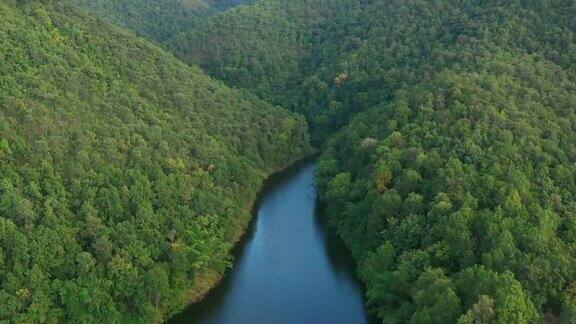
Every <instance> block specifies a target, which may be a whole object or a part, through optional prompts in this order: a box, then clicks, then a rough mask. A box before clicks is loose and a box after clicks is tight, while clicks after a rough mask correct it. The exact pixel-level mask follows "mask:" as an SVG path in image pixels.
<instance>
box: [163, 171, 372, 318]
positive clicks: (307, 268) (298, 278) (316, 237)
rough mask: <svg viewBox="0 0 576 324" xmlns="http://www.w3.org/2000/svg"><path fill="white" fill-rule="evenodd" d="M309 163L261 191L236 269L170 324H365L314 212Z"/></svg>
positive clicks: (331, 240) (346, 266) (334, 243)
mask: <svg viewBox="0 0 576 324" xmlns="http://www.w3.org/2000/svg"><path fill="white" fill-rule="evenodd" d="M314 168H315V165H314V164H313V163H304V164H301V165H299V166H297V167H294V168H291V169H290V170H288V171H286V172H283V173H282V174H280V175H279V176H277V177H276V178H275V179H274V180H273V181H271V183H270V184H269V185H267V186H266V187H265V188H264V191H263V193H262V195H261V199H260V202H259V204H258V205H257V209H256V210H257V218H256V220H255V222H254V223H253V226H252V227H251V229H250V230H249V232H248V233H247V237H246V238H245V239H244V242H243V243H242V244H241V245H240V246H239V247H238V251H237V256H236V261H235V262H234V269H233V270H230V271H229V272H228V273H227V274H226V277H225V279H224V280H223V281H222V283H221V284H220V285H219V286H218V287H217V288H215V289H214V290H213V291H212V292H211V293H210V294H209V295H208V296H207V298H206V299H205V300H203V301H202V302H200V303H198V304H195V305H192V306H191V307H190V308H188V309H187V310H186V311H184V312H183V313H181V314H179V315H178V316H176V317H175V318H173V319H172V320H171V322H172V323H206V324H228V323H229V324H244V323H246V324H260V323H266V324H269V323H272V324H276V323H277V324H283V323H290V324H300V323H302V324H305V323H311V324H322V323H354V324H356V323H358V324H362V323H367V322H368V319H367V317H366V313H365V309H364V301H363V297H362V296H363V294H362V289H361V286H360V285H359V283H358V282H357V281H356V279H355V277H354V264H353V262H352V260H351V259H350V256H349V254H348V251H347V250H346V249H345V247H344V246H343V245H342V242H340V241H339V240H338V239H337V238H336V237H334V236H333V235H332V234H331V233H330V232H329V231H328V230H327V229H326V226H325V225H324V224H322V223H321V222H320V220H319V217H318V215H317V213H318V212H319V211H318V210H317V205H316V191H315V187H314V184H313V174H314Z"/></svg>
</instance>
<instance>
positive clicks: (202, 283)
mask: <svg viewBox="0 0 576 324" xmlns="http://www.w3.org/2000/svg"><path fill="white" fill-rule="evenodd" d="M317 157H318V154H317V151H316V150H311V151H309V152H306V153H305V154H303V155H301V156H299V157H297V158H295V159H292V160H290V162H288V163H286V164H285V165H283V166H281V167H279V168H277V169H274V170H272V171H270V172H269V173H268V175H267V176H266V177H264V178H263V180H262V183H261V184H260V190H259V192H257V193H255V195H254V198H253V199H251V201H250V203H249V204H248V205H247V206H246V209H245V213H243V215H239V217H238V218H237V219H238V220H239V221H238V224H237V225H236V226H235V227H236V228H237V230H236V231H235V232H234V233H233V235H232V239H231V241H230V243H231V248H230V250H229V251H228V255H231V256H232V257H233V258H232V261H233V262H234V261H236V260H235V259H236V256H237V251H238V250H239V249H240V247H241V245H242V244H241V243H242V241H243V240H244V237H245V235H246V234H247V233H248V232H249V230H250V228H251V226H253V223H254V220H255V216H256V210H255V208H256V206H257V205H258V203H259V201H260V200H261V199H262V192H263V189H264V188H265V187H266V186H267V185H268V184H269V183H271V182H273V181H275V180H277V179H278V178H279V177H282V175H284V174H285V173H287V172H290V171H291V170H292V169H294V168H297V167H299V166H300V165H302V164H304V163H308V162H310V161H312V160H314V159H316V158H317ZM231 269H232V268H228V269H226V270H225V271H224V273H220V272H219V271H217V270H215V269H213V268H205V269H201V270H199V271H198V273H199V275H198V276H196V278H195V280H194V282H193V283H192V285H191V288H190V289H188V290H187V291H186V292H185V294H183V296H182V303H180V304H178V305H177V306H176V307H174V309H172V310H167V311H166V312H164V313H165V314H167V315H166V316H165V317H164V318H162V319H159V320H158V321H157V322H166V321H167V320H169V319H170V318H172V317H174V316H175V315H177V314H179V313H181V312H182V311H184V310H185V309H186V308H187V307H189V306H190V305H191V304H194V303H198V302H200V301H202V300H203V299H204V298H205V297H206V296H207V295H208V294H209V293H210V291H211V290H212V289H213V288H215V287H216V286H218V284H219V283H220V282H221V281H222V279H223V278H224V277H225V276H226V274H227V272H229V271H230V270H231Z"/></svg>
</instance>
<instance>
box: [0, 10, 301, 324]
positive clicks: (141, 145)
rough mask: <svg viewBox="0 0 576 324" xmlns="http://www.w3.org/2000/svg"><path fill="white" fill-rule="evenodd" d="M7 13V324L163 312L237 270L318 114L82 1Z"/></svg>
mask: <svg viewBox="0 0 576 324" xmlns="http://www.w3.org/2000/svg"><path fill="white" fill-rule="evenodd" d="M0 16H2V17H3V18H2V20H3V21H2V23H1V24H0V46H1V48H2V49H1V50H0V75H1V78H0V265H1V267H0V322H3V321H5V320H9V321H12V322H17V323H36V322H72V323H90V322H141V321H144V322H151V321H160V320H161V319H162V318H163V317H164V316H165V315H166V314H168V313H170V312H172V311H175V310H178V309H181V308H182V307H184V305H185V304H186V303H187V302H189V300H190V299H191V298H194V296H195V295H196V294H198V293H199V292H200V291H199V290H202V289H206V288H207V287H205V286H206V285H207V284H209V282H210V280H212V281H214V279H215V277H217V276H219V275H220V274H221V273H222V272H223V270H224V268H226V267H228V266H229V264H230V257H229V250H230V247H231V245H232V244H233V243H234V241H235V240H236V239H237V238H238V236H239V234H240V233H241V232H242V231H243V228H245V226H246V223H247V221H248V219H249V216H250V205H251V203H252V202H253V200H254V199H255V195H256V193H257V192H258V190H259V188H260V186H261V183H262V181H263V179H264V177H265V176H266V175H268V174H269V173H270V172H272V171H274V170H277V169H279V168H282V167H284V166H286V165H287V164H289V163H290V161H292V160H294V159H297V158H298V157H300V156H302V155H303V154H305V153H306V152H307V150H308V139H307V138H308V137H307V133H306V125H305V122H304V120H303V118H301V117H297V116H294V115H292V114H289V113H287V112H285V111H283V110H281V109H280V108H278V107H274V106H271V105H270V104H267V103H265V102H263V101H261V100H259V99H257V98H256V97H254V96H252V95H250V94H248V93H246V92H238V91H234V90H231V89H229V88H227V87H225V86H224V85H223V84H221V83H220V82H217V81H214V80H212V79H211V78H209V77H207V76H206V75H204V74H203V73H202V72H201V71H200V70H199V69H197V68H194V67H189V66H187V65H186V64H184V63H181V62H179V61H178V60H176V59H175V58H174V57H173V56H172V55H171V54H168V53H166V52H163V51H162V50H160V49H159V48H158V47H156V46H154V45H152V44H150V43H149V42H147V41H145V40H143V39H140V38H137V37H135V36H133V33H130V32H126V31H124V30H121V29H118V28H115V27H112V26H111V25H109V24H108V23H104V22H102V21H99V20H95V19H93V18H91V17H90V16H89V15H88V14H85V13H82V12H79V11H77V10H76V9H73V8H70V7H69V6H67V5H64V4H61V3H58V2H54V3H53V4H51V5H48V4H42V2H36V1H30V2H27V3H19V2H10V1H8V2H7V1H3V2H1V3H0Z"/></svg>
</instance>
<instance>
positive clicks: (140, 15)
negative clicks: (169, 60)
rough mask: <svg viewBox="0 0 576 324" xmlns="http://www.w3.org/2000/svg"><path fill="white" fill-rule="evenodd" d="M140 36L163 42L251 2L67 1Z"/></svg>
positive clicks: (240, 0) (242, 0)
mask: <svg viewBox="0 0 576 324" xmlns="http://www.w3.org/2000/svg"><path fill="white" fill-rule="evenodd" d="M67 1H69V2H70V3H72V4H76V5H78V6H80V7H81V8H83V9H86V10H87V11H88V12H91V13H93V14H95V15H97V16H100V17H101V18H103V19H106V20H108V21H110V22H112V23H115V24H117V25H119V26H122V27H125V28H128V29H132V30H133V31H134V32H136V33H137V34H138V35H140V36H144V37H147V38H150V39H153V40H156V41H158V42H163V41H166V40H168V39H169V38H171V37H172V36H174V35H175V34H177V33H178V32H181V31H185V30H188V29H190V28H191V27H192V26H194V24H195V23H196V22H197V20H198V19H200V18H204V17H207V16H209V15H212V14H214V13H217V12H218V11H221V10H224V9H226V8H228V7H231V6H235V5H238V4H242V3H247V2H249V1H250V0H163V1H158V0H67Z"/></svg>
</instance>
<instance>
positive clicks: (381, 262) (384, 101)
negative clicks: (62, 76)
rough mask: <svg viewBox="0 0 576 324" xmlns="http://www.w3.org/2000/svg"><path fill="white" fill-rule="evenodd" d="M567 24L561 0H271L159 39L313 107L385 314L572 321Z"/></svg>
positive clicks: (371, 296)
mask: <svg viewBox="0 0 576 324" xmlns="http://www.w3.org/2000/svg"><path fill="white" fill-rule="evenodd" d="M574 17H576V7H575V6H574V4H573V3H572V2H571V1H565V0H552V1H537V2H535V1H506V2H500V3H492V2H486V1H445V0H442V1H441V0H435V1H417V0H373V1H352V0H350V1H347V0H341V1H329V2H316V1H275V0H268V1H258V2H257V3H256V4H254V5H250V6H246V7H240V8H235V9H232V10H227V11H225V12H223V13H220V14H218V15H214V16H212V17H210V18H209V19H207V20H205V21H204V22H203V24H202V25H201V26H200V27H198V28H195V29H193V30H190V31H188V32H186V33H182V34H180V35H177V36H176V37H175V38H173V39H172V41H171V42H170V46H172V48H173V49H174V51H175V53H176V54H177V55H178V56H179V57H181V58H183V59H184V60H187V61H189V62H192V63H195V64H199V65H200V66H202V67H204V68H205V69H206V70H207V71H208V72H209V73H211V74H212V75H214V76H216V77H218V78H221V79H222V80H224V81H225V82H227V83H228V84H230V85H232V86H235V87H242V88H247V89H250V90H252V91H254V93H255V94H257V95H258V96H260V97H262V98H265V99H267V100H270V101H272V102H275V103H282V105H283V106H285V107H287V108H290V109H293V110H295V111H300V112H303V113H304V114H306V115H307V117H308V119H309V121H310V127H311V129H312V131H313V135H314V138H315V140H316V143H319V145H321V146H322V148H323V149H324V150H325V152H324V154H323V155H322V157H321V158H320V161H319V164H318V173H317V181H318V185H319V187H320V192H321V196H322V198H323V199H324V200H325V201H326V203H327V206H328V207H327V208H328V215H329V220H330V223H331V224H332V225H333V227H334V228H335V229H336V230H337V232H338V233H339V234H340V235H341V236H342V237H343V238H344V239H345V241H346V242H347V244H348V246H349V247H350V248H351V250H352V251H353V253H354V255H355V258H356V259H357V261H358V265H359V273H360V275H361V277H362V279H363V281H364V282H365V283H366V284H367V287H368V302H369V307H370V309H371V311H372V312H373V313H374V314H377V316H378V317H379V318H381V319H383V320H384V322H414V323H449V322H457V321H459V322H461V323H487V322H498V323H531V322H537V321H539V320H547V321H548V320H549V321H554V320H560V321H561V322H566V323H571V322H573V321H576V271H575V269H576V215H575V214H574V211H575V210H576V203H575V197H576V196H575V195H576V183H575V176H576V174H575V172H576V168H575V165H576V164H575V162H576V134H575V131H576V128H575V127H576V115H575V113H576V97H575V93H576V92H575V91H576V74H575V70H574V66H575V65H574V64H575V63H576V62H574V61H575V59H576V44H575V43H574V39H573V32H574V31H575V29H576V20H575V18H574ZM343 126H344V128H343V129H341V128H342V127H343ZM322 143H324V144H322Z"/></svg>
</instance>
